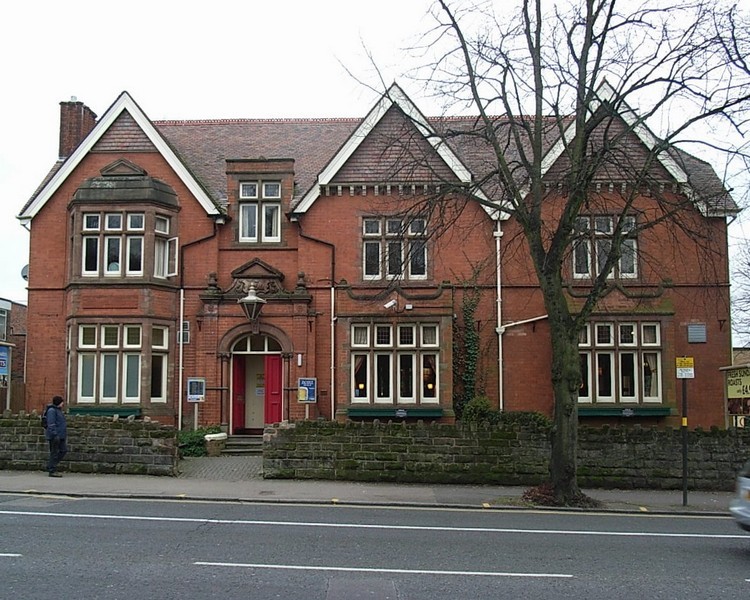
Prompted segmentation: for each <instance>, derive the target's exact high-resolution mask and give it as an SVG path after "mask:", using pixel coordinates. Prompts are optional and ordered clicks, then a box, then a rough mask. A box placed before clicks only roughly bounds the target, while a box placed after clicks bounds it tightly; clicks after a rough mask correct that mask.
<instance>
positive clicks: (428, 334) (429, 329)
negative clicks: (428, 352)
mask: <svg viewBox="0 0 750 600" xmlns="http://www.w3.org/2000/svg"><path fill="white" fill-rule="evenodd" d="M437 343H438V341H437V325H423V326H422V344H424V345H425V346H437Z"/></svg>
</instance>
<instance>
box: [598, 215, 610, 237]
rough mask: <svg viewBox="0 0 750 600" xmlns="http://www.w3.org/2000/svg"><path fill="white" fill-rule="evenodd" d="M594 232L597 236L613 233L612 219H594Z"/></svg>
mask: <svg viewBox="0 0 750 600" xmlns="http://www.w3.org/2000/svg"><path fill="white" fill-rule="evenodd" d="M594 230H595V231H596V233H597V234H602V233H612V217H594Z"/></svg>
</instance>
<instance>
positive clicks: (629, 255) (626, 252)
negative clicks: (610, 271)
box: [620, 240, 635, 276]
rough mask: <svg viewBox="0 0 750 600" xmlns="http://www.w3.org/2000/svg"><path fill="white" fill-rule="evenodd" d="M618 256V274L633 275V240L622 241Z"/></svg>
mask: <svg viewBox="0 0 750 600" xmlns="http://www.w3.org/2000/svg"><path fill="white" fill-rule="evenodd" d="M621 251H622V253H621V256H620V275H623V276H625V275H635V240H625V241H623V242H622V246H621Z"/></svg>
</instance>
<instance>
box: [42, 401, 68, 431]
mask: <svg viewBox="0 0 750 600" xmlns="http://www.w3.org/2000/svg"><path fill="white" fill-rule="evenodd" d="M44 410H45V411H46V413H47V429H46V430H45V432H44V435H45V437H46V438H47V439H48V440H52V439H54V438H56V437H58V438H63V439H65V438H66V437H68V424H67V422H66V421H65V413H64V412H63V411H62V409H61V408H60V407H58V406H55V405H54V404H50V405H48V406H47V408H45V409H44Z"/></svg>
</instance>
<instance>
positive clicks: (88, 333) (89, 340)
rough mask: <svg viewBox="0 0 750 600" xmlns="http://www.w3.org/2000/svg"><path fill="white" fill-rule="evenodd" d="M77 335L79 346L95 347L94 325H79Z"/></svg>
mask: <svg viewBox="0 0 750 600" xmlns="http://www.w3.org/2000/svg"><path fill="white" fill-rule="evenodd" d="M79 331H80V333H79V340H78V345H79V346H88V347H93V346H96V326H95V325H81V328H80V330H79Z"/></svg>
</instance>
